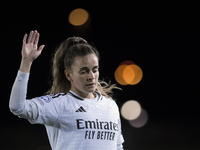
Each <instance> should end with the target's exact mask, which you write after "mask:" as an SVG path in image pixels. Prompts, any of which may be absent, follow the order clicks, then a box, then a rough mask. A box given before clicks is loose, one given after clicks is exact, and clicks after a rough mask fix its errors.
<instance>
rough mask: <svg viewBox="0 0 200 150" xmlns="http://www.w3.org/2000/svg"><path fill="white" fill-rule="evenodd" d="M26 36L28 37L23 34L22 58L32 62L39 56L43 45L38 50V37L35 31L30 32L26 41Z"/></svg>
mask: <svg viewBox="0 0 200 150" xmlns="http://www.w3.org/2000/svg"><path fill="white" fill-rule="evenodd" d="M27 36H28V35H27V34H25V35H24V38H23V46H22V58H24V59H27V60H30V61H33V60H35V59H36V58H37V57H38V56H39V55H40V54H41V52H42V50H43V48H44V45H41V46H40V47H39V48H38V41H39V36H40V35H39V33H38V32H37V31H36V30H35V31H31V32H30V34H29V37H28V40H27Z"/></svg>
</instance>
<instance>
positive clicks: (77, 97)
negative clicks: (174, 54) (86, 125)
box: [68, 90, 102, 101]
mask: <svg viewBox="0 0 200 150" xmlns="http://www.w3.org/2000/svg"><path fill="white" fill-rule="evenodd" d="M94 92H95V93H96V94H98V95H99V100H102V95H101V93H100V92H99V91H94ZM68 94H69V95H71V96H73V97H74V98H76V99H78V100H82V101H83V100H84V98H83V97H81V96H79V95H78V94H76V93H74V92H73V91H71V90H70V91H69V92H68Z"/></svg>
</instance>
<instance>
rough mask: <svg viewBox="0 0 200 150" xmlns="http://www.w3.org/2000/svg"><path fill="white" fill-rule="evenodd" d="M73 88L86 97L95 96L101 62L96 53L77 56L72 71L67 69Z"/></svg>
mask: <svg viewBox="0 0 200 150" xmlns="http://www.w3.org/2000/svg"><path fill="white" fill-rule="evenodd" d="M65 75H66V77H67V79H68V80H69V81H70V82H71V90H72V91H73V92H75V93H76V94H78V95H80V96H81V97H84V98H93V97H94V96H93V94H92V93H93V92H94V91H95V90H96V87H97V82H98V78H99V62H98V58H97V57H96V55H95V54H88V55H86V56H83V57H77V58H75V61H74V64H73V65H72V67H71V71H68V70H65Z"/></svg>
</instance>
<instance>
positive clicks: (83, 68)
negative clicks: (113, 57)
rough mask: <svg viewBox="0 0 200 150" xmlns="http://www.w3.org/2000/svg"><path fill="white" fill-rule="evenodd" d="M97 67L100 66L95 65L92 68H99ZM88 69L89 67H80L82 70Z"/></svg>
mask: <svg viewBox="0 0 200 150" xmlns="http://www.w3.org/2000/svg"><path fill="white" fill-rule="evenodd" d="M97 68H99V66H94V67H93V68H92V69H97ZM87 69H88V67H82V68H79V70H80V71H81V70H87Z"/></svg>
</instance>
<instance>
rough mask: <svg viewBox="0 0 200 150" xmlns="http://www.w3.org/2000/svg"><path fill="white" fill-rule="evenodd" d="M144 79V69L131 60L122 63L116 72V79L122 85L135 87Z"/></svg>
mask: <svg viewBox="0 0 200 150" xmlns="http://www.w3.org/2000/svg"><path fill="white" fill-rule="evenodd" d="M142 77H143V72H142V69H141V68H140V67H139V66H138V65H136V64H135V63H134V62H133V61H130V60H126V61H123V62H122V63H120V65H119V67H118V68H117V69H116V71H115V79H116V81H117V82H118V83H119V84H121V85H127V84H130V85H135V84H137V83H139V82H140V81H141V79H142Z"/></svg>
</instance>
